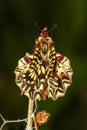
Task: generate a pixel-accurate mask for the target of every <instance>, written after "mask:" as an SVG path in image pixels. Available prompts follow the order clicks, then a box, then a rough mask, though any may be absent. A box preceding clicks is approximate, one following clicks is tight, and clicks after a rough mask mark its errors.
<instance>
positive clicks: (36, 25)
mask: <svg viewBox="0 0 87 130" xmlns="http://www.w3.org/2000/svg"><path fill="white" fill-rule="evenodd" d="M34 25H35V27H37V29H38V30H39V31H40V32H41V28H40V26H39V25H38V24H37V22H35V23H34Z"/></svg>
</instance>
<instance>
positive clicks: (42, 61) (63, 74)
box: [14, 27, 73, 100]
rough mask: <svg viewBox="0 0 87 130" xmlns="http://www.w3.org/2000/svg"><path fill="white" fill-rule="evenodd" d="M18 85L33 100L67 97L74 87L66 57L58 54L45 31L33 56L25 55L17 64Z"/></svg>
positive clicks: (38, 39) (37, 40) (16, 77)
mask: <svg viewBox="0 0 87 130" xmlns="http://www.w3.org/2000/svg"><path fill="white" fill-rule="evenodd" d="M14 73H15V82H16V84H17V86H18V87H19V88H20V90H21V94H24V95H25V96H27V97H28V98H31V99H32V100H41V99H46V98H47V97H48V98H52V99H53V100H56V99H57V98H58V97H61V96H64V95H65V93H66V90H67V88H68V87H69V86H70V85H71V83H72V75H73V70H72V68H71V66H70V61H69V59H68V58H67V57H66V56H63V55H61V54H60V53H58V52H56V49H55V47H54V42H53V40H52V38H51V37H50V36H49V33H48V30H47V27H45V28H44V29H43V30H42V32H41V33H40V36H39V37H38V38H37V39H36V41H35V47H34V51H33V53H32V54H29V53H26V54H25V56H24V57H23V58H21V59H20V60H19V61H18V66H17V67H16V69H15V71H14Z"/></svg>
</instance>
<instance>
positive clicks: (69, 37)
mask: <svg viewBox="0 0 87 130" xmlns="http://www.w3.org/2000/svg"><path fill="white" fill-rule="evenodd" d="M86 2H87V1H86V0H54V1H53V0H1V1H0V113H1V114H2V115H3V116H4V118H5V119H8V120H10V119H19V118H20V119H22V118H26V116H27V106H28V99H27V98H26V97H25V96H20V90H19V88H18V87H17V86H16V84H15V77H14V73H13V72H14V69H15V67H16V66H17V62H18V60H19V59H20V58H21V57H23V56H24V55H25V53H26V52H29V53H32V52H33V48H34V40H35V39H36V38H37V37H38V36H39V33H40V32H39V30H38V29H37V28H36V27H35V26H34V23H35V22H37V23H38V25H39V26H40V27H41V29H42V28H43V27H44V26H47V27H48V28H49V29H50V28H51V27H52V26H53V24H57V25H58V27H57V28H56V29H54V30H53V31H52V32H51V35H52V38H53V40H54V44H55V47H56V50H57V51H58V52H59V53H62V54H63V55H65V56H67V57H68V58H69V59H70V61H71V66H72V68H73V71H74V75H73V84H72V85H71V87H69V89H68V90H67V93H66V95H65V96H64V97H62V98H59V99H58V100H56V101H53V100H51V99H48V100H47V101H40V102H39V103H38V110H42V109H45V110H46V111H48V112H49V113H50V114H51V117H50V119H49V121H48V122H47V123H46V124H45V125H43V126H40V128H39V129H40V130H55V129H56V130H87V69H86V67H87V19H86V18H87V9H86V8H87V3H86ZM0 122H1V120H0ZM1 123H2V122H1ZM1 123H0V124H1ZM24 127H25V123H14V124H9V125H8V126H7V125H6V126H5V127H4V130H24Z"/></svg>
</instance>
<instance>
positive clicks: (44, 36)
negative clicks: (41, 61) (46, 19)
mask: <svg viewBox="0 0 87 130" xmlns="http://www.w3.org/2000/svg"><path fill="white" fill-rule="evenodd" d="M36 45H37V46H38V47H39V49H40V50H42V53H43V54H46V53H47V51H48V49H50V47H51V46H52V45H53V40H52V38H51V37H50V36H49V33H48V30H47V27H45V28H44V29H43V30H42V32H41V34H40V36H39V37H38V39H36Z"/></svg>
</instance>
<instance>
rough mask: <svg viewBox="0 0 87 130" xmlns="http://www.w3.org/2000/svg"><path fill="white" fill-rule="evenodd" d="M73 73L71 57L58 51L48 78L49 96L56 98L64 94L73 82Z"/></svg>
mask: <svg viewBox="0 0 87 130" xmlns="http://www.w3.org/2000/svg"><path fill="white" fill-rule="evenodd" d="M72 74H73V71H72V68H71V66H70V61H69V59H68V58H67V57H65V56H62V55H61V54H59V53H56V60H55V66H54V68H53V72H51V75H50V77H49V79H48V85H49V97H51V98H52V99H54V100H56V99H57V98H58V97H60V96H63V95H64V94H65V92H66V89H67V88H68V86H70V84H71V83H72Z"/></svg>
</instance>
